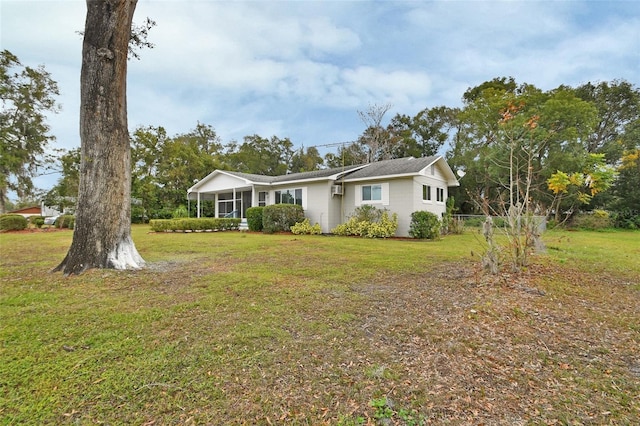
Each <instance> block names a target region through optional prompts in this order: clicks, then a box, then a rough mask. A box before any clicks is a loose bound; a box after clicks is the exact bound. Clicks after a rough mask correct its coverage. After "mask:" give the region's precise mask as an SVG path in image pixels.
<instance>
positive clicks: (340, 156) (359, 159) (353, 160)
mask: <svg viewBox="0 0 640 426" xmlns="http://www.w3.org/2000/svg"><path fill="white" fill-rule="evenodd" d="M367 161H368V152H367V148H366V147H365V146H364V145H363V144H361V143H360V142H352V143H349V144H344V145H341V146H340V147H339V148H338V152H337V153H336V154H334V153H331V152H330V153H327V154H326V155H325V156H324V163H325V165H326V166H327V167H329V168H331V169H333V168H339V167H344V166H353V165H357V164H366V163H367Z"/></svg>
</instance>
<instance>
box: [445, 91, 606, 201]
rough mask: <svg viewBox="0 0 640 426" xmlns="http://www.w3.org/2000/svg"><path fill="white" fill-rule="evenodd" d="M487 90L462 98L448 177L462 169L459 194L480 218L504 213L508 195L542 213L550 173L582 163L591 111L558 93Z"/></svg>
mask: <svg viewBox="0 0 640 426" xmlns="http://www.w3.org/2000/svg"><path fill="white" fill-rule="evenodd" d="M487 86H488V87H487V88H485V89H484V90H482V91H480V92H478V91H475V90H470V91H468V93H473V96H468V97H467V98H468V99H472V101H469V102H468V103H467V104H466V105H465V106H464V108H463V109H462V111H461V112H460V114H459V115H458V120H459V124H458V128H457V134H456V135H455V137H454V139H453V144H452V150H451V151H450V153H449V158H450V160H451V164H452V166H453V167H454V169H457V168H464V169H465V172H466V175H465V177H464V179H462V180H461V185H462V187H463V190H464V192H463V194H466V195H467V196H468V197H470V198H471V200H473V202H474V203H475V205H476V206H477V208H478V209H479V210H480V211H482V212H484V213H490V212H504V211H505V208H504V206H508V205H511V204H512V203H513V201H514V199H515V198H517V197H515V198H514V195H517V196H518V197H525V199H527V200H530V201H532V202H533V203H534V205H533V209H534V210H537V211H547V210H548V209H549V208H550V205H551V203H552V201H553V195H552V194H551V193H550V191H549V190H548V188H547V185H546V181H547V179H548V178H549V177H550V175H551V173H553V172H555V171H556V170H560V169H563V170H567V171H569V172H574V171H578V170H581V169H582V168H583V166H584V163H585V161H587V159H588V156H587V154H588V152H587V150H586V149H585V145H584V141H585V139H586V138H587V137H588V135H589V134H591V132H592V129H593V126H594V125H595V122H596V119H597V111H596V109H595V108H594V107H593V105H591V104H590V103H589V102H586V101H583V100H581V99H579V98H577V97H576V96H575V95H574V94H573V93H572V92H571V91H570V90H566V89H564V88H559V89H556V90H552V91H549V92H543V91H541V90H539V89H537V88H536V87H534V86H532V85H526V84H524V85H520V86H517V87H515V88H514V87H513V86H512V85H510V84H508V85H507V86H506V87H499V86H498V87H497V88H496V85H494V84H490V85H487ZM519 183H525V184H526V185H524V186H521V185H519ZM522 188H527V189H526V190H525V189H522ZM460 195H462V194H460V193H459V192H458V193H457V194H456V198H463V197H461V196H460Z"/></svg>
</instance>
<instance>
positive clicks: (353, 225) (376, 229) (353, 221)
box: [331, 206, 398, 238]
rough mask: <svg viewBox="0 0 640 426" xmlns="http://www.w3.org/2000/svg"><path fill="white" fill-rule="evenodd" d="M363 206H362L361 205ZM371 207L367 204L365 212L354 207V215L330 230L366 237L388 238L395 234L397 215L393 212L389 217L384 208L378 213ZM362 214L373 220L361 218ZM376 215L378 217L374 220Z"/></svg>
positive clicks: (344, 234)
mask: <svg viewBox="0 0 640 426" xmlns="http://www.w3.org/2000/svg"><path fill="white" fill-rule="evenodd" d="M363 207H364V206H363ZM372 209H375V208H374V207H371V206H367V208H366V212H364V213H366V214H360V213H361V212H359V211H358V209H356V212H354V215H353V216H351V217H350V218H349V220H348V221H347V222H345V223H341V224H340V225H338V226H336V227H335V228H334V229H332V230H331V232H332V233H334V234H336V235H343V236H347V235H357V236H359V237H366V238H389V237H393V236H394V235H395V234H396V230H397V229H398V215H397V214H396V213H393V214H392V215H391V217H389V213H388V212H387V211H386V210H383V211H380V210H378V209H375V210H378V211H379V212H380V213H379V214H378V213H377V212H374V211H373V210H372ZM362 216H366V217H368V218H370V219H371V218H373V219H374V220H363V219H362ZM376 217H379V219H377V220H375V218H376Z"/></svg>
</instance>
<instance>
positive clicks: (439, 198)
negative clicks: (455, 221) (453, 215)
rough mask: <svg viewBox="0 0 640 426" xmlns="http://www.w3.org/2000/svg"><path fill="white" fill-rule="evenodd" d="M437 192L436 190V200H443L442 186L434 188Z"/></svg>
mask: <svg viewBox="0 0 640 426" xmlns="http://www.w3.org/2000/svg"><path fill="white" fill-rule="evenodd" d="M436 190H437V192H436V194H437V195H436V201H439V202H441V203H443V202H444V188H436Z"/></svg>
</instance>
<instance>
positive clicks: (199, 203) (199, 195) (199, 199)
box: [196, 191, 200, 218]
mask: <svg viewBox="0 0 640 426" xmlns="http://www.w3.org/2000/svg"><path fill="white" fill-rule="evenodd" d="M196 194H198V209H197V210H198V215H197V217H198V218H199V217H200V191H198V192H196Z"/></svg>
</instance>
